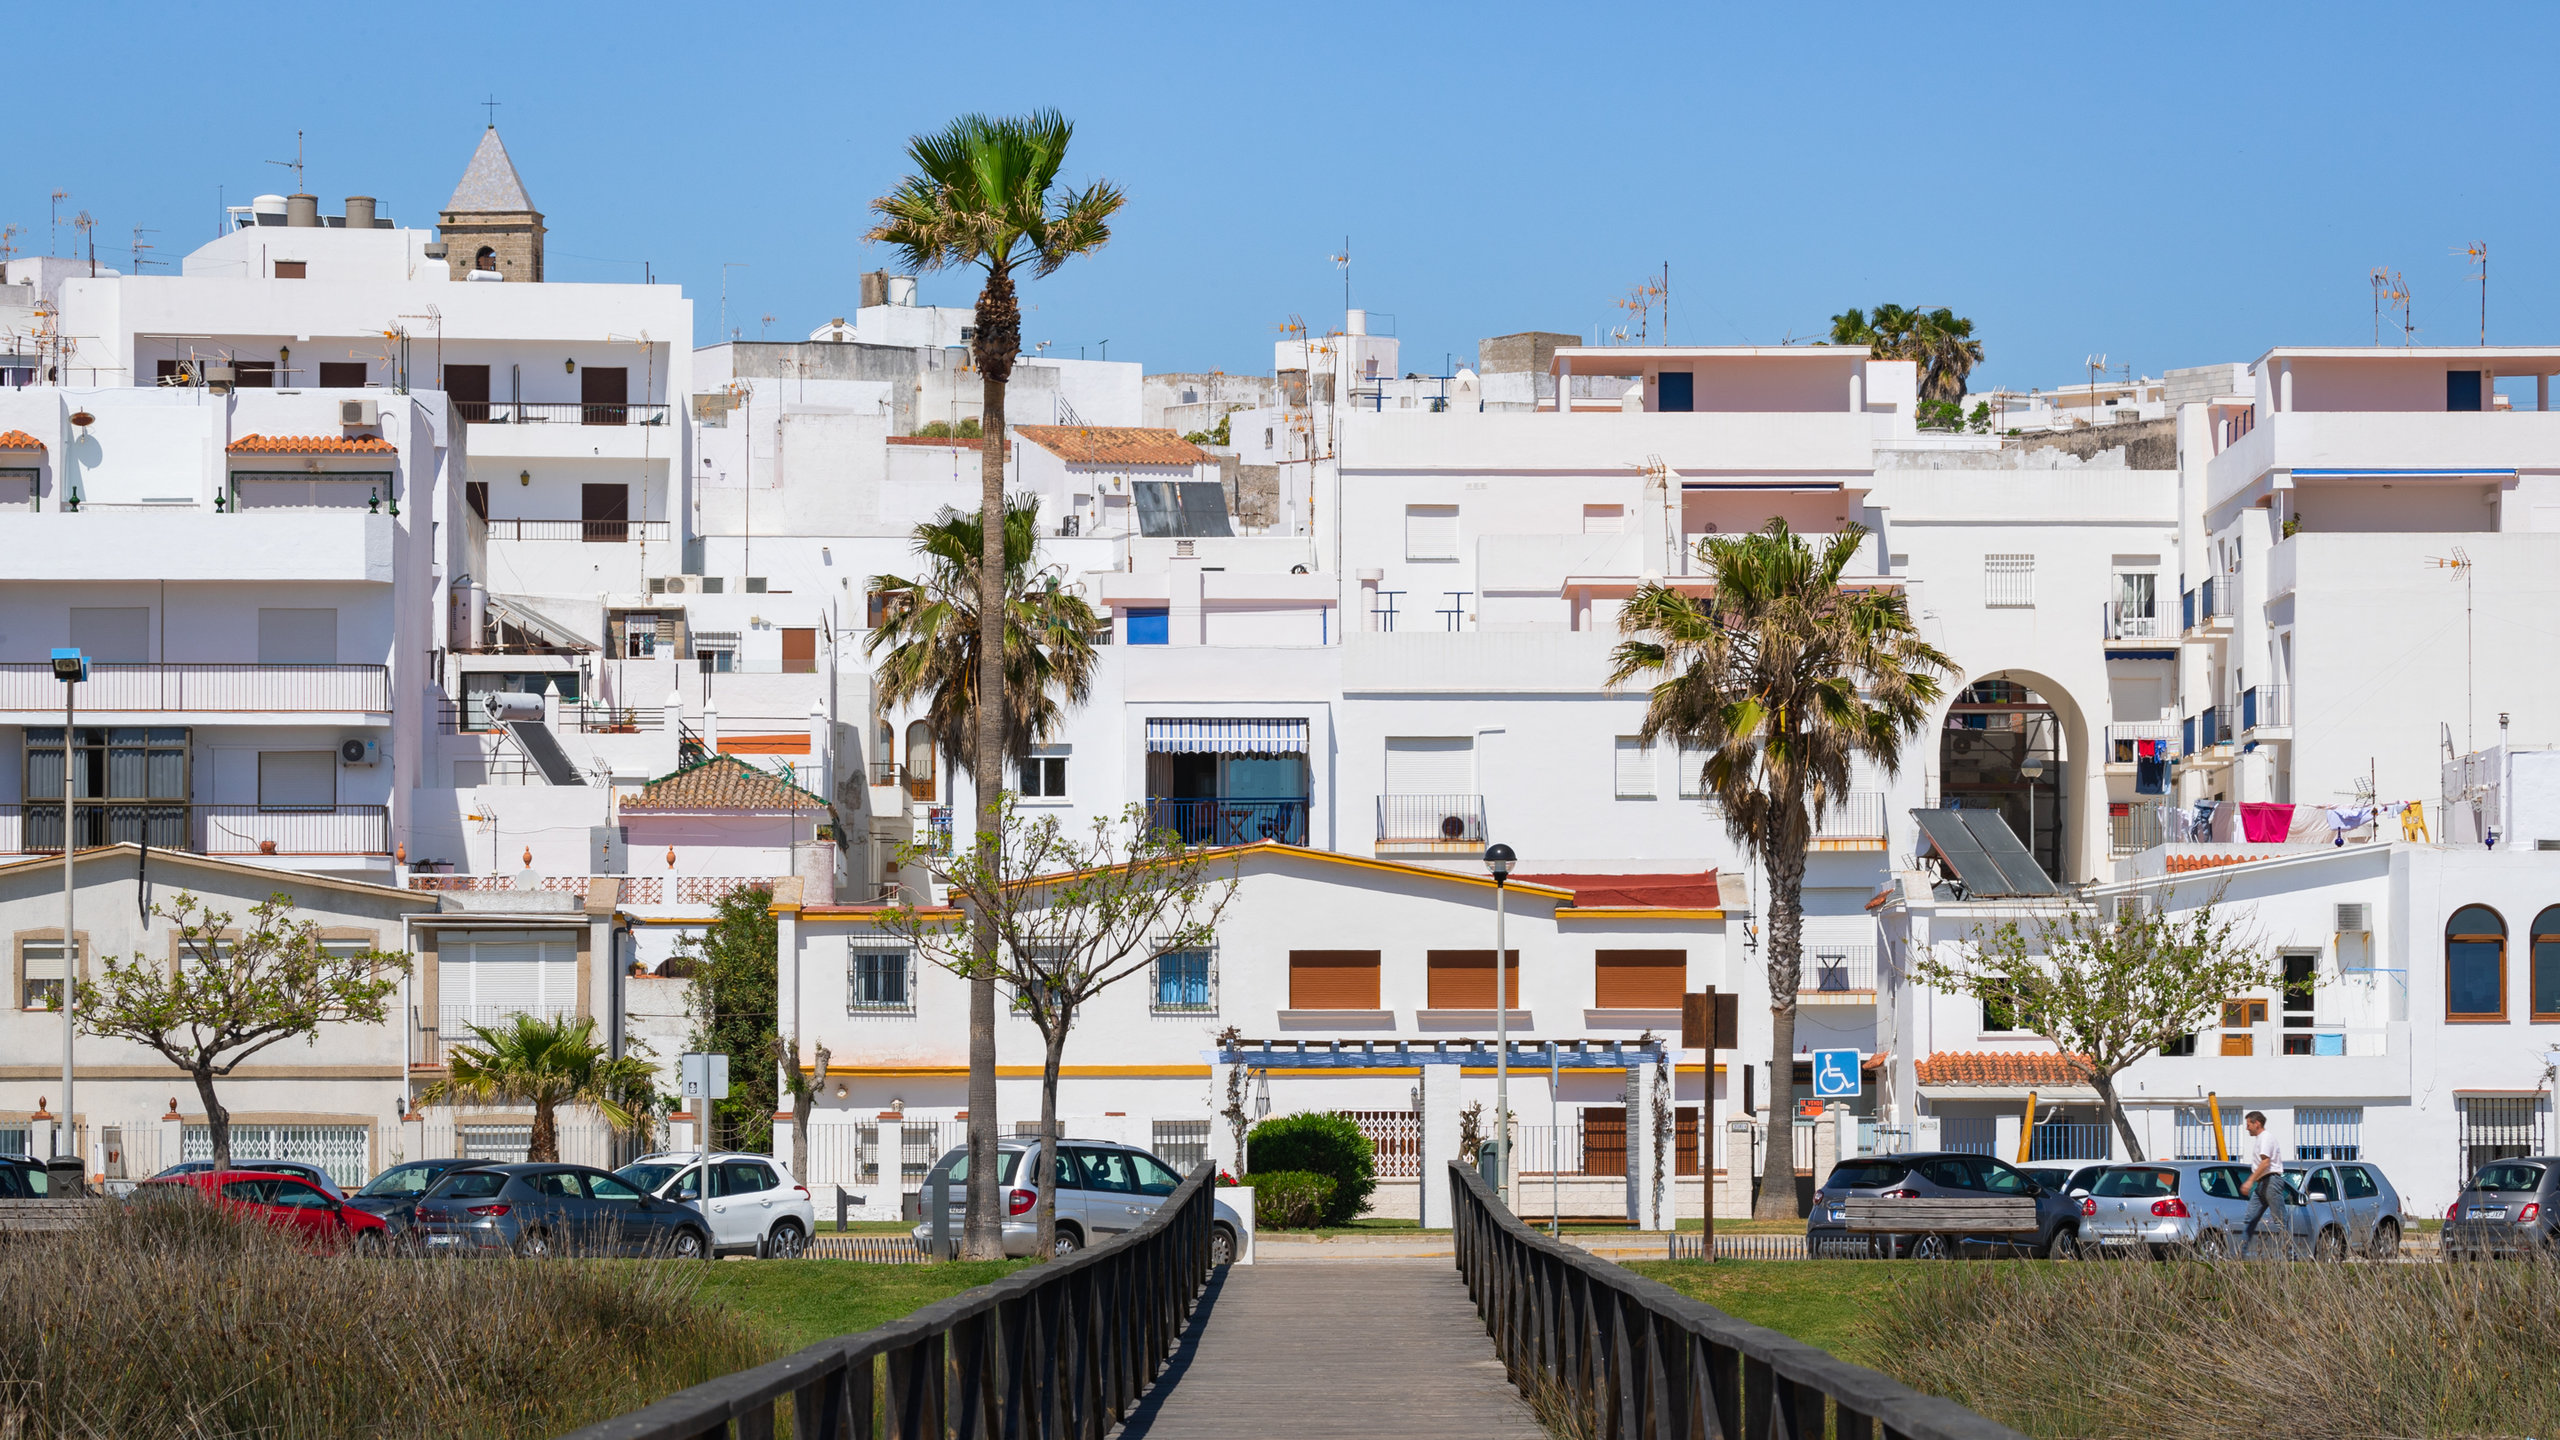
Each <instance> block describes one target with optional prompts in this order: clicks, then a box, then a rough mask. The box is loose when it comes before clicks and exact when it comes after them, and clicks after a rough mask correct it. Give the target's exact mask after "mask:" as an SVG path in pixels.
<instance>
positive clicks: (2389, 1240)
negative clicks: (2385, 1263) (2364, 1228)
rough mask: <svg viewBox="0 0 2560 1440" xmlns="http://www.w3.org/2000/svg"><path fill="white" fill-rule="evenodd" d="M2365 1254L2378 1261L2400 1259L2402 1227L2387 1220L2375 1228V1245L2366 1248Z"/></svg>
mask: <svg viewBox="0 0 2560 1440" xmlns="http://www.w3.org/2000/svg"><path fill="white" fill-rule="evenodd" d="M2365 1253H2366V1254H2368V1255H2371V1256H2372V1257H2373V1258H2374V1259H2376V1260H2396V1259H2398V1258H2399V1257H2400V1227H2399V1226H2398V1225H2397V1224H2395V1223H2393V1222H2392V1221H2389V1220H2385V1221H2383V1222H2382V1223H2381V1224H2379V1225H2376V1226H2374V1227H2373V1244H2372V1245H2370V1246H2368V1247H2367V1248H2366V1250H2365Z"/></svg>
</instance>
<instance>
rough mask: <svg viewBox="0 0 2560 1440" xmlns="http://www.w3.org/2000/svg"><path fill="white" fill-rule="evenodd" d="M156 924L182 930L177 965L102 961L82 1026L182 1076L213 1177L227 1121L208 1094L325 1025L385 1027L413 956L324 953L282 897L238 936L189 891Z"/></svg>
mask: <svg viewBox="0 0 2560 1440" xmlns="http://www.w3.org/2000/svg"><path fill="white" fill-rule="evenodd" d="M151 913H152V914H154V915H156V916H159V917H160V918H161V919H164V920H168V921H170V922H172V923H174V924H175V925H176V926H177V927H178V963H177V964H176V965H175V966H172V965H171V964H170V963H169V960H168V957H166V956H158V955H140V954H137V955H128V956H124V957H122V958H117V957H114V956H109V957H106V958H105V960H104V962H103V965H102V967H101V970H100V974H99V978H98V980H97V981H96V983H94V984H92V983H90V982H87V981H82V982H81V983H80V989H79V995H80V1008H79V1015H78V1016H77V1020H78V1023H79V1026H80V1028H81V1030H83V1031H84V1032H86V1033H88V1034H91V1035H95V1036H98V1037H100V1038H102V1039H105V1038H113V1039H121V1040H131V1041H134V1042H136V1043H137V1044H141V1045H146V1046H148V1047H150V1048H151V1049H152V1050H155V1051H157V1052H159V1054H160V1056H161V1057H162V1058H163V1059H165V1060H167V1061H168V1062H169V1063H170V1064H172V1065H175V1066H177V1067H178V1068H179V1069H181V1070H184V1071H185V1072H187V1076H188V1078H189V1079H191V1080H193V1081H194V1082H195V1087H196V1097H197V1098H198V1099H200V1100H202V1101H203V1102H204V1118H205V1124H206V1126H207V1127H208V1128H209V1129H210V1130H211V1131H212V1132H213V1163H214V1167H215V1168H216V1169H228V1168H230V1165H231V1112H230V1111H229V1110H227V1109H225V1108H223V1104H222V1101H221V1098H220V1097H219V1096H217V1095H215V1093H214V1085H213V1082H214V1081H215V1080H216V1079H218V1078H220V1077H222V1076H225V1075H228V1074H230V1073H231V1072H232V1071H233V1070H234V1069H236V1068H238V1066H239V1064H240V1062H241V1061H243V1060H246V1059H248V1058H249V1057H250V1056H252V1055H255V1054H257V1053H258V1052H259V1051H261V1050H264V1049H266V1048H267V1047H268V1046H270V1045H273V1044H275V1043H276V1042H277V1041H280V1040H290V1039H295V1038H299V1039H301V1040H302V1042H303V1043H304V1044H306V1045H307V1044H309V1043H311V1041H312V1040H313V1038H314V1037H316V1036H317V1035H318V1034H319V1032H320V1027H321V1026H323V1025H328V1024H333V1023H346V1024H354V1025H379V1024H381V1023H382V1022H383V1018H384V1015H385V1013H386V1011H387V1009H388V1006H387V1003H386V1002H388V1001H389V1000H390V998H391V996H393V995H394V994H396V993H398V991H399V989H400V977H402V976H404V975H406V974H408V973H409V955H408V952H406V951H398V952H394V951H387V950H372V949H364V950H353V949H348V948H346V947H344V946H339V945H333V944H332V943H331V942H328V941H324V940H322V939H321V938H320V925H319V922H317V921H313V920H296V919H294V918H293V897H292V896H290V895H286V894H282V893H278V894H274V895H270V896H268V897H267V898H266V899H265V900H262V901H260V902H258V903H257V904H255V905H252V906H250V907H249V915H248V923H247V924H245V925H242V924H239V923H237V920H236V917H234V916H233V915H231V914H230V913H228V912H225V911H218V910H215V909H214V908H213V907H212V906H211V905H210V904H208V903H206V902H205V901H202V900H199V899H197V898H196V897H195V896H194V895H191V894H188V893H186V892H184V891H181V892H179V893H178V894H177V895H176V896H175V897H173V898H172V900H171V902H170V903H169V904H168V905H166V906H161V905H154V906H152V907H151Z"/></svg>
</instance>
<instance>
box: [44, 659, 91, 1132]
mask: <svg viewBox="0 0 2560 1440" xmlns="http://www.w3.org/2000/svg"><path fill="white" fill-rule="evenodd" d="M53 678H55V679H56V680H59V681H61V682H62V1118H61V1119H59V1120H56V1121H55V1122H54V1125H53V1154H52V1155H50V1156H48V1157H46V1158H48V1159H57V1160H58V1159H60V1158H62V1155H63V1152H64V1150H65V1148H66V1147H65V1145H64V1143H63V1131H64V1130H65V1129H66V1128H68V1127H70V1126H71V1125H73V1124H75V1123H77V1122H76V1121H75V1120H74V1119H73V1118H72V1117H74V1116H76V1115H78V1114H79V1113H80V1112H79V1111H78V1110H75V1109H73V1108H72V1099H73V1097H72V1094H71V1085H72V1074H71V1037H72V1034H73V1029H72V1011H73V1010H74V1009H75V1008H76V1007H77V1005H78V1003H79V995H80V987H79V979H80V961H79V948H78V947H79V943H80V942H79V939H78V936H79V933H80V932H79V931H78V930H76V929H74V928H73V927H72V924H71V909H72V896H73V888H72V871H71V857H72V855H73V854H74V853H75V852H76V851H77V850H78V849H79V842H78V841H77V840H76V839H74V838H73V832H72V812H71V796H72V777H73V776H74V775H75V774H77V773H78V771H77V769H76V767H75V765H74V761H73V756H74V754H75V752H76V749H77V745H76V742H75V740H74V737H73V735H72V730H71V722H72V718H73V703H72V702H73V697H75V696H76V695H77V694H78V693H79V690H78V686H79V684H80V682H81V681H83V680H86V679H88V678H89V657H88V656H86V655H83V654H81V653H80V650H79V647H77V646H57V647H56V648H55V650H54V652H53ZM75 1158H76V1152H75ZM80 1168H81V1174H82V1176H83V1177H84V1178H85V1177H86V1175H87V1174H88V1166H86V1165H85V1164H84V1165H82V1166H81V1167H80Z"/></svg>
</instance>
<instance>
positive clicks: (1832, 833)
mask: <svg viewBox="0 0 2560 1440" xmlns="http://www.w3.org/2000/svg"><path fill="white" fill-rule="evenodd" d="M1884 842H1885V833H1884V792H1883V791H1881V790H1852V791H1850V792H1849V793H1848V794H1846V795H1843V796H1841V797H1840V801H1839V803H1838V804H1836V805H1829V806H1825V807H1824V808H1823V810H1822V813H1821V814H1819V815H1817V816H1815V817H1814V822H1813V848H1814V849H1816V850H1881V849H1883V848H1884Z"/></svg>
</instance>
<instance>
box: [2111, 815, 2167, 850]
mask: <svg viewBox="0 0 2560 1440" xmlns="http://www.w3.org/2000/svg"><path fill="white" fill-rule="evenodd" d="M2167 810H2168V807H2167V806H2165V805H2144V804H2132V805H2127V806H2126V807H2125V809H2124V812H2123V813H2122V814H2114V813H2110V814H2109V815H2108V816H2107V830H2108V844H2107V848H2108V850H2109V852H2110V853H2112V854H2116V855H2138V854H2140V853H2142V852H2143V851H2145V850H2148V849H2150V848H2151V847H2153V846H2155V845H2162V844H2166V843H2168V839H2169V826H2168V815H2167Z"/></svg>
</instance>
